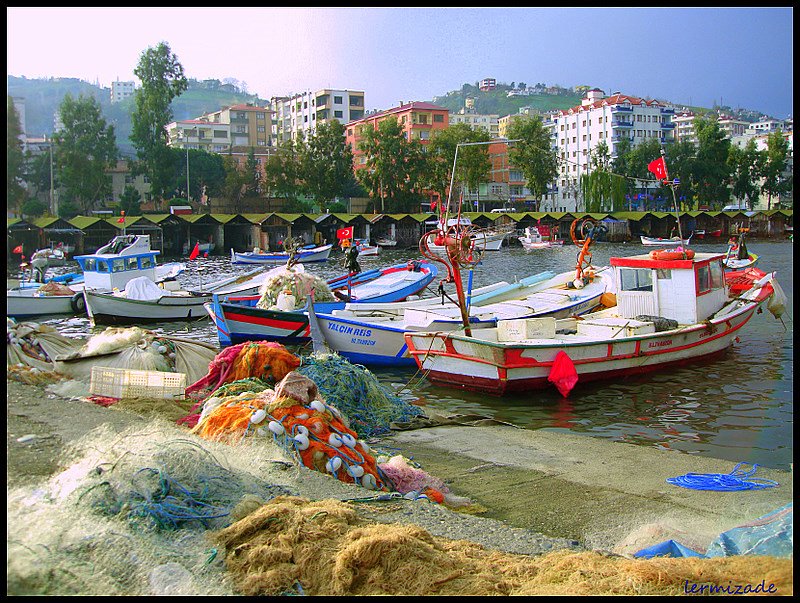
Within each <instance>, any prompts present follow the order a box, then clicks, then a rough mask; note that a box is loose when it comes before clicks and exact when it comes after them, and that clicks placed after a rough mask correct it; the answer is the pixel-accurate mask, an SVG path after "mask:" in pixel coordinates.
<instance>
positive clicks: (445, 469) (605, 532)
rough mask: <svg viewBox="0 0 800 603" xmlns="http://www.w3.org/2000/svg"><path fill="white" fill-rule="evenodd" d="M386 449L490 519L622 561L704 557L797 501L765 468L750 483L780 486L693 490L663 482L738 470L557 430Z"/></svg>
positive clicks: (416, 439)
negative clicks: (652, 550)
mask: <svg viewBox="0 0 800 603" xmlns="http://www.w3.org/2000/svg"><path fill="white" fill-rule="evenodd" d="M384 445H385V446H394V447H396V448H398V449H399V450H401V451H402V454H403V455H404V456H406V457H407V458H411V459H412V460H414V461H416V462H417V463H419V465H420V466H421V467H422V469H424V470H425V471H426V472H428V473H430V474H431V475H433V476H435V477H438V478H441V479H443V480H444V481H445V482H446V483H447V485H448V487H449V488H450V489H451V491H452V492H454V493H455V494H457V495H460V496H466V497H468V498H470V499H471V500H472V501H473V502H475V503H478V504H480V505H482V506H484V507H486V508H487V509H488V511H487V512H486V513H485V514H484V515H483V516H485V517H491V518H494V519H499V520H502V521H504V522H506V523H508V524H509V525H511V526H515V527H521V528H527V529H531V530H535V531H537V532H539V533H541V534H544V535H547V536H552V537H559V538H569V539H575V540H578V541H579V542H580V543H582V544H583V545H585V546H587V547H590V548H597V549H603V550H608V551H613V552H617V553H622V554H632V553H634V552H636V551H638V550H641V549H642V548H645V547H647V546H651V545H653V544H657V543H660V542H663V541H665V540H669V539H673V540H676V541H678V542H680V543H681V544H683V545H685V546H688V547H690V548H693V549H694V550H697V551H699V552H705V550H706V548H707V547H708V545H709V544H710V543H711V542H712V541H713V540H714V539H715V538H716V537H717V536H718V535H719V534H720V533H721V532H725V531H727V530H729V529H731V528H734V527H737V526H741V525H743V524H746V523H749V522H751V521H753V520H755V519H757V518H758V517H761V516H762V515H766V514H767V513H770V512H772V511H775V510H777V509H779V508H780V507H783V506H784V505H786V504H788V503H790V502H792V495H793V480H792V478H793V475H792V472H789V471H778V470H772V469H766V468H764V467H760V466H759V467H758V469H757V472H756V473H755V474H754V477H758V478H765V479H769V480H774V481H776V482H778V484H779V485H778V486H777V487H772V488H766V489H761V490H743V491H733V492H719V491H705V490H693V489H687V488H682V487H679V486H675V485H672V484H669V483H667V482H666V481H665V480H666V479H667V478H670V477H678V476H681V475H685V474H687V473H702V474H727V473H730V472H731V471H732V470H733V468H734V467H735V465H736V463H733V462H730V461H726V460H719V459H712V458H707V457H700V456H695V455H690V454H686V453H681V452H675V451H661V450H657V449H655V448H648V447H644V446H636V445H632V444H626V443H621V442H612V441H608V440H604V439H600V438H595V437H591V436H582V435H575V434H569V433H562V432H555V431H545V430H536V431H534V430H526V429H520V428H516V427H512V426H504V425H497V426H476V427H472V426H441V427H429V428H424V429H415V430H409V431H394V432H392V433H391V434H390V435H389V436H386V437H384V438H381V442H380V444H378V447H380V446H384ZM744 468H746V469H749V468H750V466H749V465H747V466H744Z"/></svg>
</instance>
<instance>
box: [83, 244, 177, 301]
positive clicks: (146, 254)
mask: <svg viewBox="0 0 800 603" xmlns="http://www.w3.org/2000/svg"><path fill="white" fill-rule="evenodd" d="M159 253H161V252H160V251H155V250H153V249H150V235H121V236H118V237H114V238H113V239H112V240H111V242H110V243H108V244H107V245H104V246H103V247H101V248H100V249H98V250H97V251H96V252H95V253H93V254H89V255H77V256H75V260H76V261H77V262H78V264H80V267H81V270H83V275H84V283H85V286H86V288H87V289H100V290H109V291H110V290H113V289H124V288H125V285H126V284H127V283H128V281H130V280H131V279H134V278H137V277H140V276H146V277H148V278H149V279H151V280H153V281H154V280H156V264H157V262H156V256H157V255H158V254H159Z"/></svg>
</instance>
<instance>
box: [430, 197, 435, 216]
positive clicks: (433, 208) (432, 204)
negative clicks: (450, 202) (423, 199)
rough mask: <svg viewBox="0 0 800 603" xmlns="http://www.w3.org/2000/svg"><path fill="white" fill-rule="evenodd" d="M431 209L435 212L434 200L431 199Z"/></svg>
mask: <svg viewBox="0 0 800 603" xmlns="http://www.w3.org/2000/svg"><path fill="white" fill-rule="evenodd" d="M431 211H432V212H434V213H436V200H435V199H434V200H433V201H431Z"/></svg>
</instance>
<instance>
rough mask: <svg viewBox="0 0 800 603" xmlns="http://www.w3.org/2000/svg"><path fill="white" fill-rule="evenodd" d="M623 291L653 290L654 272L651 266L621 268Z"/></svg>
mask: <svg viewBox="0 0 800 603" xmlns="http://www.w3.org/2000/svg"><path fill="white" fill-rule="evenodd" d="M619 276H620V280H621V281H622V285H621V290H622V291H652V290H653V274H652V271H651V270H650V269H649V268H620V271H619Z"/></svg>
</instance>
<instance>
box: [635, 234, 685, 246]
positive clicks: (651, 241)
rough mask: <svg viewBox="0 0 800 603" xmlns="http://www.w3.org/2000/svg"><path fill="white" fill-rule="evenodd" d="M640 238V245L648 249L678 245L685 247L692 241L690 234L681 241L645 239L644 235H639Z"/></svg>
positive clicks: (656, 238) (671, 238)
mask: <svg viewBox="0 0 800 603" xmlns="http://www.w3.org/2000/svg"><path fill="white" fill-rule="evenodd" d="M640 238H641V240H642V245H647V246H649V247H677V246H679V245H682V246H684V247H686V246H687V245H689V242H690V241H691V240H692V234H690V235H689V237H688V238H686V239H682V238H681V237H670V238H669V239H663V238H661V237H646V236H644V235H640Z"/></svg>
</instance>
